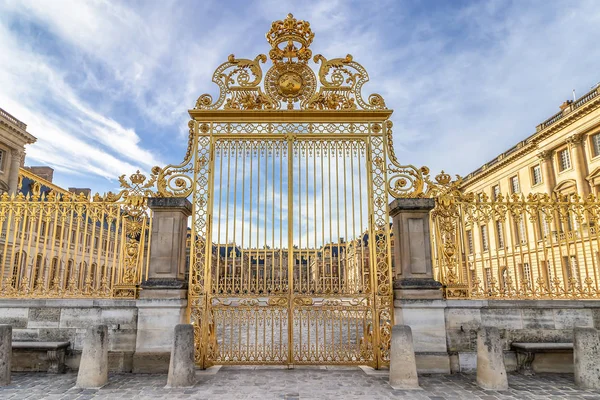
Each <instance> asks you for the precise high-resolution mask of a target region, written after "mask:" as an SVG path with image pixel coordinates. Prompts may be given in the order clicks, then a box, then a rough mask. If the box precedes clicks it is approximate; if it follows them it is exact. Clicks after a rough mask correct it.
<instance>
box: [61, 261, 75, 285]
mask: <svg viewBox="0 0 600 400" xmlns="http://www.w3.org/2000/svg"><path fill="white" fill-rule="evenodd" d="M72 274H73V260H69V261H68V262H67V266H66V267H65V274H64V276H63V288H65V289H66V288H67V287H68V286H69V281H70V280H71V275H72Z"/></svg>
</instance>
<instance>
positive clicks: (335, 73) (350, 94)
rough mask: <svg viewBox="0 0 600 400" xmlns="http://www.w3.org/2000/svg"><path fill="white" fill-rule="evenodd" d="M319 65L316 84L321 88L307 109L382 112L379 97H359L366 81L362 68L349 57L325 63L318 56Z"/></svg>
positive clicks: (375, 95)
mask: <svg viewBox="0 0 600 400" xmlns="http://www.w3.org/2000/svg"><path fill="white" fill-rule="evenodd" d="M314 61H315V63H320V64H321V66H320V68H319V81H320V82H321V88H320V90H319V92H318V93H317V94H315V95H314V96H313V98H311V99H310V101H309V102H308V104H307V108H308V109H317V110H355V109H357V108H358V107H357V106H360V108H362V109H363V110H377V109H385V108H386V107H385V101H384V100H383V97H381V95H379V94H372V95H370V96H369V101H368V102H366V101H365V100H364V99H363V98H362V86H363V85H364V84H365V83H366V82H368V81H369V75H368V74H367V71H366V70H365V68H364V67H363V66H362V65H360V64H359V63H357V62H356V61H354V60H353V57H352V55H350V54H348V55H347V56H346V57H345V58H334V59H331V60H327V59H326V58H325V57H324V56H322V55H321V54H317V55H316V56H315V57H314Z"/></svg>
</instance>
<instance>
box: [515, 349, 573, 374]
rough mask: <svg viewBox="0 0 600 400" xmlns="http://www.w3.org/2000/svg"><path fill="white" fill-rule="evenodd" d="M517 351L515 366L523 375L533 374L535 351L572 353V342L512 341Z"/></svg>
mask: <svg viewBox="0 0 600 400" xmlns="http://www.w3.org/2000/svg"><path fill="white" fill-rule="evenodd" d="M511 347H512V349H513V350H514V351H515V352H516V353H517V366H518V368H519V372H520V373H522V374H523V375H534V374H535V373H534V372H533V367H532V366H531V364H532V363H533V359H534V358H535V355H536V354H537V353H572V352H573V343H512V344H511Z"/></svg>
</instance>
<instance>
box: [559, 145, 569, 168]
mask: <svg viewBox="0 0 600 400" xmlns="http://www.w3.org/2000/svg"><path fill="white" fill-rule="evenodd" d="M558 168H559V170H560V171H565V170H567V169H570V168H571V154H569V149H568V148H567V149H564V150H561V151H559V152H558Z"/></svg>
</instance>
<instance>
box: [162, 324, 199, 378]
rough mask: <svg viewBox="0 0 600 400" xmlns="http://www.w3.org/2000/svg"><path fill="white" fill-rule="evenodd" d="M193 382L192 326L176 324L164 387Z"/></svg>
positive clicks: (194, 372) (194, 370)
mask: <svg viewBox="0 0 600 400" xmlns="http://www.w3.org/2000/svg"><path fill="white" fill-rule="evenodd" d="M194 383H196V366H195V364H194V326H193V325H190V324H178V325H176V326H175V335H174V338H173V348H172V349H171V361H170V362H169V376H168V378H167V386H166V387H168V388H169V387H190V386H194Z"/></svg>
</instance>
